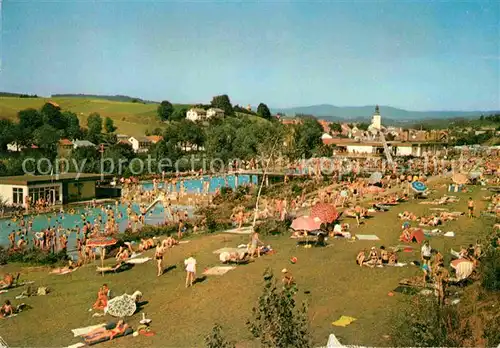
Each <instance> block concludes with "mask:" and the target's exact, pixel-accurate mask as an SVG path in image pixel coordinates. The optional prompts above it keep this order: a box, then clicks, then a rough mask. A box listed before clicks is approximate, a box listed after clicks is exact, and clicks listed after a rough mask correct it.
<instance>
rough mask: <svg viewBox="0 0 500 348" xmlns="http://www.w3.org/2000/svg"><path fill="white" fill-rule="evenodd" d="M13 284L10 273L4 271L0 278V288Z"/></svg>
mask: <svg viewBox="0 0 500 348" xmlns="http://www.w3.org/2000/svg"><path fill="white" fill-rule="evenodd" d="M13 284H14V276H13V275H12V274H10V273H5V275H4V276H3V279H2V280H0V288H2V289H6V288H10V287H11V286H12V285H13Z"/></svg>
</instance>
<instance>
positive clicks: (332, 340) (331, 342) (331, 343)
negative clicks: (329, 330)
mask: <svg viewBox="0 0 500 348" xmlns="http://www.w3.org/2000/svg"><path fill="white" fill-rule="evenodd" d="M335 347H343V345H342V344H341V343H340V341H339V340H338V339H337V337H336V336H335V335H334V334H330V336H328V342H327V343H326V348H335Z"/></svg>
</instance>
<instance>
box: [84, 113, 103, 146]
mask: <svg viewBox="0 0 500 348" xmlns="http://www.w3.org/2000/svg"><path fill="white" fill-rule="evenodd" d="M87 128H88V136H87V137H88V139H89V140H90V141H91V142H93V143H96V144H97V143H100V142H101V133H102V118H101V115H99V114H98V113H96V112H93V113H91V114H90V115H89V118H88V119H87Z"/></svg>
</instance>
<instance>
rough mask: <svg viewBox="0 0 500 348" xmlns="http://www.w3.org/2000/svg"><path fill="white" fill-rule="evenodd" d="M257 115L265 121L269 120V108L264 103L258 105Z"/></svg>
mask: <svg viewBox="0 0 500 348" xmlns="http://www.w3.org/2000/svg"><path fill="white" fill-rule="evenodd" d="M257 114H258V115H259V116H260V117H262V118H265V119H266V120H269V119H271V111H269V108H268V107H267V105H266V104H264V103H260V104H259V106H258V107H257Z"/></svg>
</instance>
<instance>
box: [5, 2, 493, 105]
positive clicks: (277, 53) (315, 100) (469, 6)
mask: <svg viewBox="0 0 500 348" xmlns="http://www.w3.org/2000/svg"><path fill="white" fill-rule="evenodd" d="M1 1H2V0H0V2H1ZM499 23H500V2H498V1H490V2H485V1H482V2H479V1H474V2H467V1H459V2H458V1H457V2H452V1H447V2H428V1H412V2H402V1H398V2H394V1H376V2H375V1H358V2H354V1H353V2H349V1H345V2H340V1H323V2H313V1H310V2H304V1H302V2H284V1H272V2H270V1H268V2H266V1H261V2H252V1H245V2H238V1H231V2H229V1H224V2H223V1H206V2H200V1H198V2H167V1H143V2H140V1H119V0H114V1H113V0H111V1H98V2H91V1H72V0H67V1H55V2H44V1H12V0H3V22H2V27H3V29H2V41H1V58H2V66H1V71H0V90H1V91H9V92H24V93H37V94H40V95H50V94H52V93H88V94H112V95H115V94H124V95H130V96H136V97H142V98H145V99H150V100H163V99H167V100H170V101H172V102H177V103H181V102H183V103H195V102H205V103H207V102H209V101H210V99H211V97H212V96H213V95H217V94H223V93H225V94H228V95H229V96H230V98H231V100H232V101H233V103H239V104H242V105H246V104H248V103H250V104H252V105H256V104H258V103H259V102H265V103H267V104H268V105H269V106H272V107H290V106H306V105H313V104H322V103H328V104H334V105H338V106H361V105H370V104H377V103H378V104H381V105H391V106H395V107H401V108H406V109H409V110H493V109H496V110H500V27H499Z"/></svg>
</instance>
